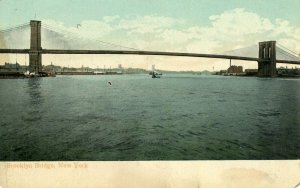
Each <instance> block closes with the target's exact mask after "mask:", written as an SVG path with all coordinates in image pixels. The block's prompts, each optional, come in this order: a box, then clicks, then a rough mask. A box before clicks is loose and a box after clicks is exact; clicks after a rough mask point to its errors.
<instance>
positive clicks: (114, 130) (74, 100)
mask: <svg viewBox="0 0 300 188" xmlns="http://www.w3.org/2000/svg"><path fill="white" fill-rule="evenodd" d="M109 81H110V82H111V83H112V85H109V84H108V82H109ZM0 106H1V109H0V115H1V117H0V138H1V141H0V160H2V161H19V160H22V161H29V160H30V161H36V160H212V159H217V160H218V159H222V160H224V159H299V158H300V144H299V143H300V79H281V78H274V79H268V78H256V77H249V78H246V77H223V76H203V75H202V76H200V75H183V74H178V75H176V74H174V75H164V76H163V77H162V78H160V79H152V78H151V76H149V75H111V76H103V75H102V76H57V77H55V78H37V79H5V80H4V79H2V80H0Z"/></svg>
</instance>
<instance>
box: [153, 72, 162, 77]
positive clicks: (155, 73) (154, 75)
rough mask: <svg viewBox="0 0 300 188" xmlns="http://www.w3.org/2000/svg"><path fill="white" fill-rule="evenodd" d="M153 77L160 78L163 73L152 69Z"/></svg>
mask: <svg viewBox="0 0 300 188" xmlns="http://www.w3.org/2000/svg"><path fill="white" fill-rule="evenodd" d="M151 75H152V78H160V75H162V74H161V73H158V72H155V71H152V74H151Z"/></svg>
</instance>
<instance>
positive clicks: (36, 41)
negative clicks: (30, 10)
mask: <svg viewBox="0 0 300 188" xmlns="http://www.w3.org/2000/svg"><path fill="white" fill-rule="evenodd" d="M30 28H31V35H30V52H29V71H30V72H34V73H36V74H38V73H39V72H40V71H42V55H41V50H42V46H41V21H36V20H31V21H30Z"/></svg>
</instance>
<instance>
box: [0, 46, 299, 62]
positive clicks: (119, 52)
mask: <svg viewBox="0 0 300 188" xmlns="http://www.w3.org/2000/svg"><path fill="white" fill-rule="evenodd" d="M0 53H23V54H24V53H26V54H28V53H34V52H33V51H30V49H0ZM37 53H41V54H115V55H159V56H182V57H202V58H218V59H235V60H244V61H258V60H259V58H253V57H243V56H231V55H219V54H199V53H181V52H159V51H126V50H59V49H42V50H40V51H37ZM276 62H277V63H287V64H297V65H300V61H289V60H279V59H277V60H276Z"/></svg>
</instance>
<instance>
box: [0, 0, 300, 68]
mask: <svg viewBox="0 0 300 188" xmlns="http://www.w3.org/2000/svg"><path fill="white" fill-rule="evenodd" d="M299 10H300V0H285V1H279V0H272V1H271V0H248V1H246V0H244V1H243V0H227V1H220V0H172V1H170V0H169V1H167V0H164V1H163V0H109V1H108V0H106V1H105V0H85V1H82V0H68V1H67V0H60V1H50V0H43V1H42V0H0V29H3V28H9V27H12V26H15V25H19V24H23V23H28V22H29V20H32V19H35V20H41V21H42V25H45V26H47V27H48V28H51V29H54V30H58V31H67V32H70V33H73V34H75V35H76V36H79V37H80V39H78V38H76V39H68V40H69V41H67V42H66V41H64V42H62V41H63V39H62V37H63V36H60V35H54V34H53V33H49V32H48V33H47V32H45V33H44V34H43V35H42V47H43V48H66V47H68V48H74V49H76V48H81V49H86V48H88V49H90V48H96V49H97V48H98V46H100V44H99V45H98V46H97V45H96V44H94V43H95V42H94V41H95V40H97V41H105V42H109V43H114V44H119V45H122V46H127V47H132V48H135V49H140V50H153V51H176V52H193V53H224V52H225V51H230V50H233V49H238V48H242V47H247V46H250V45H257V44H258V42H260V41H267V40H276V41H277V43H279V44H280V45H283V46H285V47H287V48H288V49H290V50H292V51H293V52H295V53H297V54H299V53H300V19H299ZM22 32H25V34H24V33H17V32H13V33H10V34H9V35H10V36H4V37H2V39H1V38H0V39H1V40H3V41H4V42H3V41H2V44H3V43H5V46H6V47H7V46H9V47H11V46H10V45H12V44H10V43H12V41H15V43H18V45H20V46H21V48H28V47H27V46H29V37H28V36H29V34H28V33H29V31H22ZM72 40H73V41H72ZM83 41H85V42H83ZM86 41H91V43H87V42H86ZM0 45H1V42H0ZM13 47H14V46H13ZM99 48H100V47H99ZM101 48H104V47H101ZM106 48H107V49H109V48H111V49H113V48H112V47H111V46H108V47H107V46H106ZM1 57H2V58H1ZM7 57H9V58H10V61H12V62H15V61H16V60H18V61H20V62H21V64H24V63H22V62H24V61H27V62H28V57H26V56H25V55H10V56H7V55H6V56H5V57H4V55H0V60H2V62H0V63H3V59H6V58H7ZM51 62H52V63H53V64H57V65H61V66H72V67H81V66H82V65H84V66H90V67H94V68H95V67H103V66H104V65H105V66H106V67H108V66H111V67H117V66H118V64H122V66H123V67H137V68H146V69H150V68H151V65H152V64H155V65H156V68H158V69H165V70H194V71H198V70H220V69H226V68H227V67H228V66H229V60H218V59H204V58H182V57H162V56H152V57H150V56H120V55H72V56H71V55H56V56H54V55H43V64H44V65H47V64H50V63H51ZM232 64H235V65H242V66H243V67H244V68H256V67H257V63H256V62H243V61H233V62H232Z"/></svg>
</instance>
